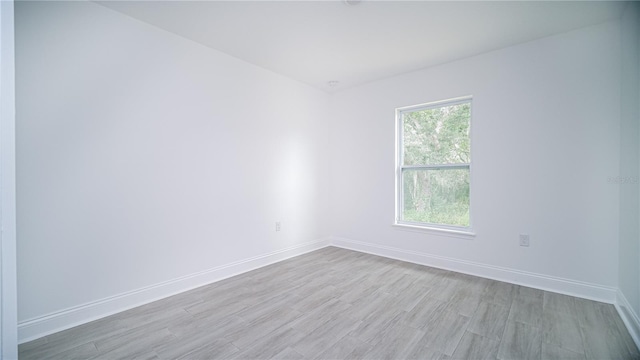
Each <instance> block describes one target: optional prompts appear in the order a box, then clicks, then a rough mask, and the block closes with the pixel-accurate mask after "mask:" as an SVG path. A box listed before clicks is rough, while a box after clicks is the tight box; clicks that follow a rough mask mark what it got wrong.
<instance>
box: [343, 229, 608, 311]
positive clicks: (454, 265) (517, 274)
mask: <svg viewBox="0 0 640 360" xmlns="http://www.w3.org/2000/svg"><path fill="white" fill-rule="evenodd" d="M331 245H333V246H336V247H341V248H344V249H349V250H355V251H360V252H365V253H369V254H373V255H378V256H383V257H387V258H391V259H396V260H401V261H407V262H411V263H415V264H420V265H426V266H431V267H435V268H439V269H445V270H451V271H455V272H459V273H464V274H469V275H474V276H480V277H484V278H488V279H493V280H499V281H504V282H508V283H512V284H517V285H523V286H528V287H532V288H536V289H541V290H547V291H553V292H556V293H561V294H566V295H571V296H576V297H581V298H585V299H590V300H596V301H601V302H605V303H609V304H614V303H615V302H616V291H617V289H616V288H612V287H605V286H600V285H596V284H590V283H586V282H580V281H575V280H569V279H563V278H558V277H553V276H548V275H543V274H536V273H531V272H526V271H520V270H515V269H508V268H503V267H498V266H493V265H487V264H481V263H476V262H472V261H466V260H460V259H454V258H448V257H444V256H439V255H432V254H426V253H421V252H417V251H411V250H405V249H399V248H394V247H389V246H382V245H377V244H371V243H365V242H361V241H355V240H351V239H345V238H338V237H333V238H332V239H331Z"/></svg>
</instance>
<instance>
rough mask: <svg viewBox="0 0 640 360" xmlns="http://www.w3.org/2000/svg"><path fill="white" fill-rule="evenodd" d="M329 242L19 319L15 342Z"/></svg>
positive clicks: (294, 247) (246, 260)
mask: <svg viewBox="0 0 640 360" xmlns="http://www.w3.org/2000/svg"><path fill="white" fill-rule="evenodd" d="M329 244H330V239H329V238H325V239H320V240H316V241H312V242H308V243H304V244H300V245H296V246H292V247H289V248H285V249H281V250H277V251H274V252H271V253H268V254H263V255H259V256H255V257H252V258H248V259H244V260H240V261H236V262H233V263H230V264H226V265H222V266H218V267H215V268H213V269H209V270H205V271H201V272H199V273H195V274H190V275H187V276H183V277H181V278H177V279H173V280H169V281H165V282H163V283H160V284H155V285H151V286H147V287H145V288H141V289H137V290H133V291H129V292H126V293H122V294H118V295H114V296H111V297H108V298H105V299H100V300H97V301H92V302H90V303H86V304H82V305H78V306H74V307H71V308H68V309H64V310H61V311H57V312H55V313H51V314H47V315H44V316H39V317H37V318H33V319H29V320H26V321H22V322H20V323H18V343H20V344H22V343H25V342H27V341H31V340H35V339H38V338H41V337H43V336H46V335H49V334H52V333H55V332H58V331H62V330H65V329H69V328H72V327H74V326H78V325H81V324H84V323H87V322H90V321H93V320H97V319H100V318H103V317H105V316H109V315H112V314H115V313H118V312H121V311H125V310H128V309H131V308H134V307H136V306H140V305H144V304H147V303H150V302H152V301H156V300H159V299H162V298H165V297H168V296H171V295H175V294H178V293H181V292H184V291H188V290H191V289H195V288H197V287H200V286H203V285H207V284H211V283H213V282H216V281H220V280H223V279H226V278H228V277H231V276H235V275H238V274H241V273H245V272H247V271H251V270H254V269H257V268H260V267H263V266H267V265H270V264H273V263H276V262H279V261H282V260H285V259H288V258H291V257H294V256H298V255H302V254H304V253H307V252H310V251H314V250H318V249H321V248H323V247H326V246H329Z"/></svg>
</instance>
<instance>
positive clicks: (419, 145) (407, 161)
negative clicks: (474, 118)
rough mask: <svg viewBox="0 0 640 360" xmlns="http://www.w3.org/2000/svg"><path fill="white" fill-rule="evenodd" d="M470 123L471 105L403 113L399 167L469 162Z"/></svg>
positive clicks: (465, 104) (464, 104)
mask: <svg viewBox="0 0 640 360" xmlns="http://www.w3.org/2000/svg"><path fill="white" fill-rule="evenodd" d="M470 119H471V103H463V104H456V105H450V106H443V107H439V108H435V109H427V110H418V111H412V112H406V113H404V114H403V116H402V126H403V138H402V144H403V149H402V151H403V159H404V163H403V165H437V164H460V163H469V162H471V159H470V156H469V123H470Z"/></svg>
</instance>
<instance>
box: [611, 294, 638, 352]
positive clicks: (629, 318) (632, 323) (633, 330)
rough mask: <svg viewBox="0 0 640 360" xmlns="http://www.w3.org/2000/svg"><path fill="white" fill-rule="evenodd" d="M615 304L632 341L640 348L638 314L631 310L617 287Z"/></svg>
mask: <svg viewBox="0 0 640 360" xmlns="http://www.w3.org/2000/svg"><path fill="white" fill-rule="evenodd" d="M615 305H616V309H617V310H618V314H620V317H621V318H622V321H623V322H624V325H625V326H626V327H627V330H629V334H630V335H631V338H632V339H633V342H635V343H636V346H637V347H638V348H639V349H640V318H638V314H636V312H635V311H634V310H633V307H631V304H629V301H627V298H626V297H625V296H624V294H623V293H622V291H620V289H618V292H617V300H616V304H615Z"/></svg>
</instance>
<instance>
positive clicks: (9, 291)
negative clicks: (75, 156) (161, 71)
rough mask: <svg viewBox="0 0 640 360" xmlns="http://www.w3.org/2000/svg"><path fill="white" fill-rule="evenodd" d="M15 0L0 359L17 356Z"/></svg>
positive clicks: (6, 6)
mask: <svg viewBox="0 0 640 360" xmlns="http://www.w3.org/2000/svg"><path fill="white" fill-rule="evenodd" d="M13 10H14V4H13V1H0V157H1V159H2V161H0V176H1V177H0V189H1V190H0V199H2V208H1V210H0V214H1V215H0V219H1V226H2V232H0V256H1V257H2V258H1V259H0V264H1V266H0V277H1V280H0V283H1V287H0V359H7V360H8V359H17V358H18V333H17V328H16V326H17V322H18V318H17V307H18V299H17V296H16V163H15V153H16V152H15V122H16V121H15V120H16V119H15V110H16V108H15V53H14V50H15V49H14V41H15V38H14V36H15V31H14V11H13Z"/></svg>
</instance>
